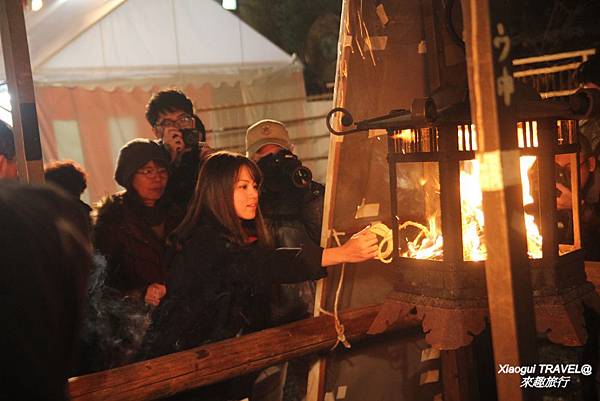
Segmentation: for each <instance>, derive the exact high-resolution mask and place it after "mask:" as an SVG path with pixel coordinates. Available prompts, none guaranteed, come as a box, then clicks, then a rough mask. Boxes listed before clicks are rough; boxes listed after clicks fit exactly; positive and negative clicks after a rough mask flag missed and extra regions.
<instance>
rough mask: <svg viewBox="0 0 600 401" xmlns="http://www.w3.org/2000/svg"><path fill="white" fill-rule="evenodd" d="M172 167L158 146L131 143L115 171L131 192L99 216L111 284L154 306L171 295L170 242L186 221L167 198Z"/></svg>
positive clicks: (97, 243) (99, 243) (112, 199)
mask: <svg viewBox="0 0 600 401" xmlns="http://www.w3.org/2000/svg"><path fill="white" fill-rule="evenodd" d="M168 163H169V161H168V159H167V156H166V154H165V153H164V151H163V149H162V148H161V147H160V146H159V145H158V144H157V143H155V142H153V141H150V140H148V139H134V140H132V141H130V142H128V143H127V144H126V145H125V146H123V148H122V149H121V151H120V153H119V158H118V160H117V168H116V170H115V180H116V181H117V183H119V184H120V185H121V186H123V187H125V189H126V190H125V191H124V192H118V193H116V194H113V195H111V196H109V197H108V198H106V199H104V200H103V201H102V202H101V203H100V204H99V205H98V207H97V210H96V211H95V213H94V214H95V217H96V218H95V224H94V230H93V236H94V247H95V249H96V251H97V252H98V253H100V254H101V255H103V256H104V257H105V258H106V261H107V283H106V284H107V285H109V286H110V287H112V288H115V289H116V290H118V291H119V292H120V293H121V294H122V295H123V296H128V297H133V298H134V299H136V300H140V301H145V302H146V303H148V304H152V305H158V303H159V302H160V298H161V297H162V295H163V294H164V291H165V287H164V281H165V278H166V264H167V263H166V261H165V252H166V249H167V248H166V244H165V239H166V236H167V235H168V234H169V233H170V232H171V231H172V230H173V229H174V228H175V227H177V225H178V224H179V223H180V222H181V219H182V218H183V212H182V211H181V210H180V208H179V207H177V206H176V205H175V204H174V203H173V202H172V201H171V200H170V199H169V198H167V197H166V196H164V192H165V188H166V185H167V182H168V179H169V170H168Z"/></svg>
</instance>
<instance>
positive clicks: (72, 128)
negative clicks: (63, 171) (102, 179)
mask: <svg viewBox="0 0 600 401" xmlns="http://www.w3.org/2000/svg"><path fill="white" fill-rule="evenodd" d="M53 126H54V132H56V148H57V149H58V159H59V160H65V159H69V160H74V161H76V162H77V163H79V164H81V165H82V166H85V158H84V156H83V148H82V146H81V138H80V137H79V125H78V124H77V121H76V120H57V121H53Z"/></svg>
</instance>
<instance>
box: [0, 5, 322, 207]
mask: <svg viewBox="0 0 600 401" xmlns="http://www.w3.org/2000/svg"><path fill="white" fill-rule="evenodd" d="M26 25H27V29H28V39H29V47H30V54H31V63H32V70H33V77H34V83H35V89H36V102H37V108H38V118H39V122H40V128H41V135H42V146H43V152H44V158H45V160H47V161H49V160H54V159H65V158H69V159H74V160H75V161H78V162H80V163H81V164H83V165H84V166H85V168H86V170H87V171H88V174H89V188H90V194H89V196H90V199H91V200H97V199H98V198H99V197H100V196H102V195H104V194H107V193H111V192H113V191H114V190H115V189H116V187H115V184H114V182H113V180H112V172H113V171H114V160H115V159H116V154H117V152H118V149H119V148H120V147H121V146H122V145H123V144H124V143H125V142H126V141H127V140H129V139H131V138H134V137H138V136H145V137H152V132H151V129H150V126H149V125H148V124H147V122H146V121H145V118H144V105H145V103H146V102H147V100H148V99H149V97H150V96H151V94H152V92H154V91H156V90H159V89H162V88H166V87H179V88H181V89H182V90H184V91H185V92H186V94H188V96H189V97H190V98H191V99H192V100H193V101H194V104H195V106H196V109H197V112H198V114H199V116H200V117H201V118H202V119H203V120H204V122H205V125H206V126H207V128H208V129H209V132H211V134H209V144H211V145H212V146H213V147H216V148H233V149H237V150H239V148H240V145H242V142H243V132H244V129H245V127H247V126H248V125H250V124H252V123H253V122H255V121H257V120H258V119H261V118H275V119H279V120H282V121H290V125H289V128H290V132H291V134H292V137H302V138H304V137H307V133H306V131H307V127H306V124H304V121H305V119H306V118H307V117H308V118H310V117H311V115H310V114H309V115H307V113H311V112H310V111H309V107H306V106H305V101H304V98H305V91H304V82H303V78H302V65H301V64H300V63H299V62H297V61H296V60H295V58H294V57H293V56H290V55H288V54H286V53H285V52H284V51H282V50H281V49H279V48H278V47H277V46H275V45H274V44H272V43H271V42H269V41H268V40H267V39H266V38H264V37H263V36H261V35H260V34H259V33H257V32H256V31H254V30H253V29H252V28H251V27H249V26H248V25H247V24H245V23H244V22H243V21H241V20H240V19H239V18H238V17H237V16H236V15H235V14H233V13H230V12H229V11H226V10H224V9H222V8H221V6H220V5H219V4H218V3H217V2H215V1H213V0H53V1H51V0H46V1H45V6H44V8H42V10H40V11H38V12H31V11H30V12H28V13H27V14H26ZM3 72H4V71H2V73H3ZM312 109H314V108H312ZM320 134H322V133H320ZM321 152H325V154H326V147H323V148H322V151H321Z"/></svg>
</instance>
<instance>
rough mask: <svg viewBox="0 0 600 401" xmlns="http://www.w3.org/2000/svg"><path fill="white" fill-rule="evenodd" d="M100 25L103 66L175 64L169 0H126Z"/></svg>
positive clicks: (174, 46)
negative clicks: (104, 61) (102, 43)
mask: <svg viewBox="0 0 600 401" xmlns="http://www.w3.org/2000/svg"><path fill="white" fill-rule="evenodd" d="M100 26H101V30H102V38H103V41H104V54H105V60H106V67H136V66H155V65H177V64H178V62H177V49H176V43H177V39H176V37H175V26H174V21H173V6H172V0H128V1H127V2H126V3H125V4H123V5H122V6H121V7H119V8H118V9H117V10H115V11H114V12H113V13H112V14H110V15H109V16H108V17H106V18H104V19H103V20H102V21H101V22H100Z"/></svg>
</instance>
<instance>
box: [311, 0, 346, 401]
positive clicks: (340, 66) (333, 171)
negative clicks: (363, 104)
mask: <svg viewBox="0 0 600 401" xmlns="http://www.w3.org/2000/svg"><path fill="white" fill-rule="evenodd" d="M349 6H350V1H349V0H343V2H342V14H341V16H340V30H339V40H338V53H337V54H338V59H337V66H336V74H335V87H334V93H333V107H343V105H345V103H346V85H347V83H346V79H347V74H348V60H349V57H350V52H351V47H349V46H347V43H348V40H347V38H348V36H349V35H348V32H347V30H348V29H349V15H348V13H349ZM333 126H334V127H335V129H336V130H338V131H341V124H340V121H335V122H333ZM343 141H344V137H343V136H339V137H338V136H334V135H331V136H330V141H329V159H328V161H327V177H326V180H325V203H324V205H323V226H322V231H321V246H322V247H324V248H325V247H327V246H331V236H330V233H331V229H332V228H333V210H334V206H335V194H336V192H337V177H338V170H339V168H340V148H341V145H342V143H343ZM328 283H329V281H328V280H327V279H324V280H319V282H318V284H317V291H316V296H315V311H314V315H315V316H319V314H320V308H322V307H325V304H326V302H327V301H326V294H327V287H328ZM325 368H326V359H325V358H319V359H318V360H317V361H316V362H315V363H314V364H313V365H312V366H311V368H310V370H309V373H308V384H307V386H306V389H307V390H306V400H307V401H317V400H322V399H323V398H324V396H325V393H324V388H325Z"/></svg>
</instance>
